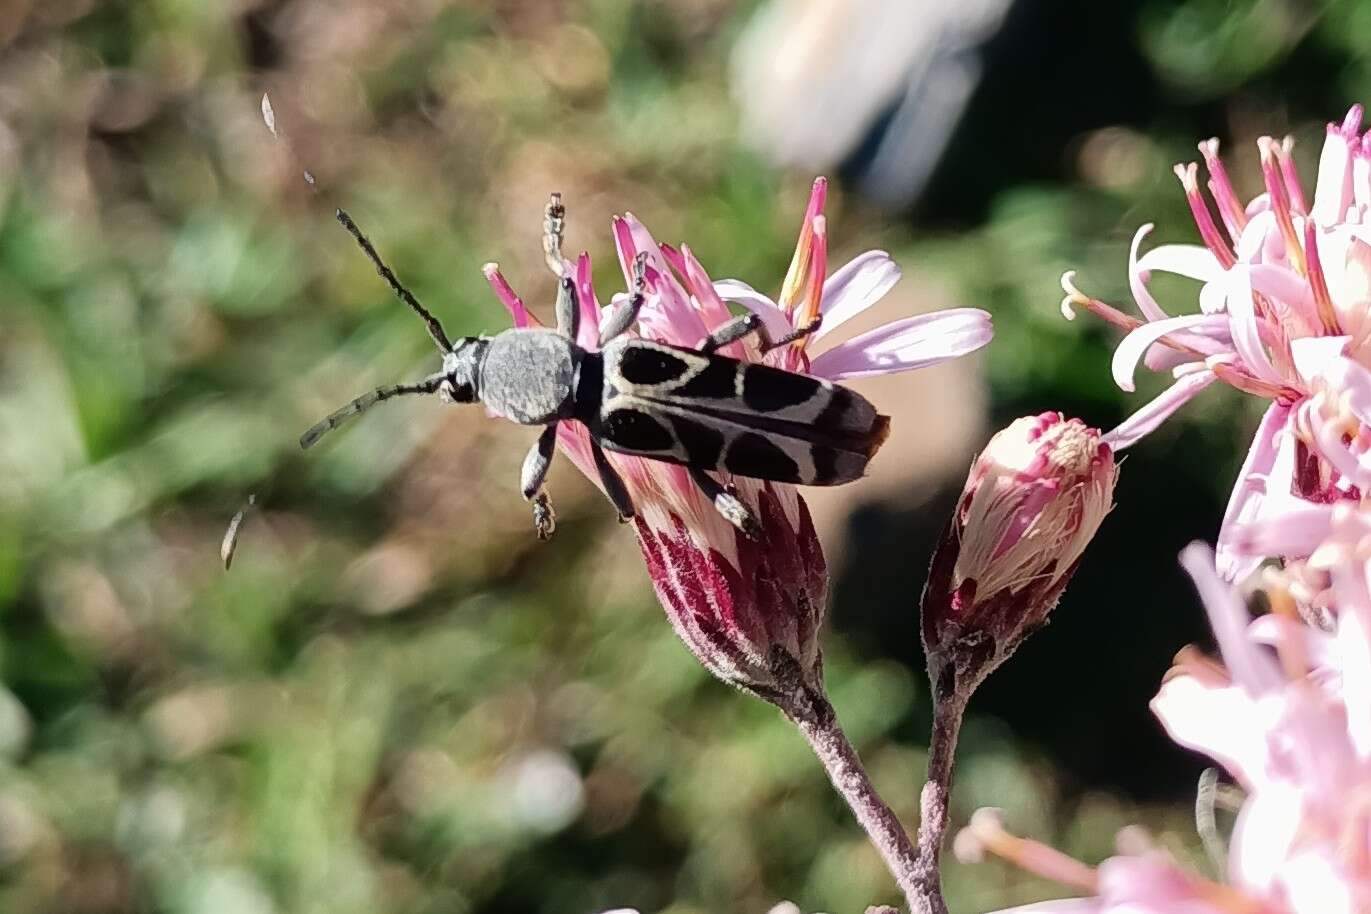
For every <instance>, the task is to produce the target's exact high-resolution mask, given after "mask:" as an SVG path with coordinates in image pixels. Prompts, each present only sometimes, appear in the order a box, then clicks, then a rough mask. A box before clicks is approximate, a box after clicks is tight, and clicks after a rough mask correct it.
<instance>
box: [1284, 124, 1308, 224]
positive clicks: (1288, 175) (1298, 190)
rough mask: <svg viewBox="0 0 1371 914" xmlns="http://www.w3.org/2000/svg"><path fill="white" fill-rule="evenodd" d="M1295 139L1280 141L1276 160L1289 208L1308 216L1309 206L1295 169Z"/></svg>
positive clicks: (1289, 137) (1290, 137) (1287, 138)
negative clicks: (1279, 165)
mask: <svg viewBox="0 0 1371 914" xmlns="http://www.w3.org/2000/svg"><path fill="white" fill-rule="evenodd" d="M1294 148H1295V138H1294V137H1293V136H1287V137H1286V138H1285V139H1283V140H1281V145H1280V148H1279V150H1278V151H1277V158H1278V159H1279V160H1280V163H1281V177H1282V178H1283V179H1284V180H1285V192H1286V193H1287V194H1289V196H1290V206H1291V207H1292V208H1293V209H1294V210H1295V212H1297V213H1299V214H1300V215H1302V216H1304V215H1308V214H1309V204H1308V203H1306V202H1305V199H1304V187H1303V186H1301V184H1300V173H1299V171H1298V170H1297V169H1296V168H1295V157H1294V156H1293V155H1292V154H1291V153H1292V151H1293V150H1294Z"/></svg>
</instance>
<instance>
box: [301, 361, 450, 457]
mask: <svg viewBox="0 0 1371 914" xmlns="http://www.w3.org/2000/svg"><path fill="white" fill-rule="evenodd" d="M446 377H447V376H446V375H443V374H435V375H429V376H428V377H427V378H424V379H423V380H422V381H420V382H419V383H418V384H392V385H391V386H389V387H378V388H376V389H375V390H373V391H372V392H371V393H367V394H362V395H361V396H360V397H358V398H357V399H356V400H353V401H352V402H351V403H349V404H348V405H346V406H344V407H342V408H341V409H336V410H334V411H333V412H331V413H329V414H328V415H327V416H326V417H325V418H323V419H321V420H320V421H318V422H316V423H314V424H313V425H311V426H310V427H309V431H307V432H305V433H304V434H303V435H301V436H300V447H301V448H302V449H303V450H309V449H310V448H311V447H313V446H314V445H315V443H316V442H318V440H319V439H320V438H322V437H324V433H325V432H330V431H333V430H334V429H335V428H337V427H338V426H340V425H342V424H343V423H344V422H346V421H347V420H349V419H351V418H352V417H353V416H355V415H357V414H358V413H361V412H365V411H367V410H369V409H371V408H372V407H373V406H375V405H376V404H377V403H380V402H382V401H383V400H389V399H390V398H391V397H400V396H404V395H406V394H431V393H433V392H434V391H436V390H437V389H438V388H439V386H441V385H442V383H443V381H444V380H445V379H446Z"/></svg>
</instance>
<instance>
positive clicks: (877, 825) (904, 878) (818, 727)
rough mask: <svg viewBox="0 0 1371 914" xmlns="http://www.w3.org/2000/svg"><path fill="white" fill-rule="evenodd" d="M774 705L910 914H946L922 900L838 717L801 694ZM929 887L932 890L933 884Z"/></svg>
mask: <svg viewBox="0 0 1371 914" xmlns="http://www.w3.org/2000/svg"><path fill="white" fill-rule="evenodd" d="M776 704H777V705H778V706H779V707H780V709H781V710H782V711H783V712H785V715H786V717H788V718H790V720H791V721H792V722H794V724H795V726H797V727H799V729H800V732H801V733H802V734H804V738H805V739H806V740H808V741H809V745H810V747H811V748H812V749H813V750H814V754H815V755H817V756H818V757H819V761H820V762H822V763H823V766H824V770H825V771H827V772H828V778H829V780H830V781H832V782H833V787H834V789H835V790H837V791H838V794H839V795H840V796H842V798H843V799H844V800H845V801H846V802H847V805H848V806H849V807H851V809H852V814H853V815H854V816H856V817H857V822H858V824H860V825H861V826H862V828H863V829H865V830H866V833H867V836H868V837H869V838H870V839H871V843H872V844H874V845H875V846H876V850H877V851H879V852H880V854H881V858H882V859H883V860H885V865H886V867H887V868H888V869H889V870H890V874H891V875H892V876H894V877H895V881H896V882H897V883H898V884H899V886H900V891H901V892H903V893H904V896H905V900H906V901H907V902H908V903H909V907H910V911H911V912H912V914H936V912H938V911H939V910H941V911H944V912H946V910H947V908H946V906H945V905H942V906H941V907H940V906H939V905H940V904H941V901H942V899H941V898H939V899H938V902H939V905H935V904H932V903H930V900H929V899H927V898H925V897H924V896H923V894H922V891H923V888H922V887H923V886H924V885H925V883H924V882H921V881H920V880H919V878H918V872H917V860H916V857H915V853H914V845H913V843H912V842H911V841H910V840H909V835H908V833H907V832H905V830H904V826H902V825H900V820H899V819H898V818H896V816H895V813H894V812H892V811H891V809H890V807H889V806H887V805H886V802H885V800H882V799H881V796H880V794H878V793H877V792H876V788H875V787H873V786H872V784H871V779H870V778H869V777H867V774H866V769H865V768H863V767H862V760H861V759H860V758H858V757H857V750H856V749H854V748H852V744H851V743H850V742H848V740H847V736H846V735H845V734H844V733H843V730H842V727H840V726H839V725H838V717H837V715H836V714H835V713H834V711H833V705H831V704H830V703H829V701H828V699H827V697H825V696H824V695H823V694H821V693H819V692H816V691H813V690H811V689H808V688H805V689H798V690H796V692H795V693H794V694H793V695H790V696H787V697H784V698H780V699H779V700H777V701H776ZM934 885H935V888H936V882H935V883H934Z"/></svg>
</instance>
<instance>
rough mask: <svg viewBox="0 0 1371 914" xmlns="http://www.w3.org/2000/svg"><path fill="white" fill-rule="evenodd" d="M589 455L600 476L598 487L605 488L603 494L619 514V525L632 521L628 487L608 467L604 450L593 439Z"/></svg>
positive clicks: (614, 470)
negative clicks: (591, 456)
mask: <svg viewBox="0 0 1371 914" xmlns="http://www.w3.org/2000/svg"><path fill="white" fill-rule="evenodd" d="M590 453H591V454H592V455H593V456H594V458H595V470H596V472H598V473H599V474H600V485H602V486H604V487H605V494H606V495H608V496H609V500H610V502H611V503H613V505H614V509H615V510H616V511H618V512H619V523H621V524H625V523H628V522H629V521H631V520H632V519H633V515H634V513H635V512H634V510H633V499H632V498H631V497H630V496H629V494H628V486H626V485H624V480H623V477H622V476H620V475H619V471H618V470H616V469H614V467H613V466H612V465H610V462H609V458H608V457H606V456H605V451H604V448H602V447H600V443H599V442H598V441H596V440H595V439H594V438H591V439H590Z"/></svg>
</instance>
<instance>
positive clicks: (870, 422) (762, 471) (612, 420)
mask: <svg viewBox="0 0 1371 914" xmlns="http://www.w3.org/2000/svg"><path fill="white" fill-rule="evenodd" d="M888 427H889V419H888V418H887V417H885V416H882V415H880V414H878V413H877V412H876V409H875V407H873V406H872V405H871V404H870V403H869V402H868V401H867V400H866V399H865V398H864V397H862V396H861V395H860V394H857V393H855V392H853V391H851V390H848V389H847V388H845V387H840V386H839V385H837V384H834V383H832V382H831V381H826V380H824V379H822V378H814V377H810V376H808V375H802V374H797V373H794V372H789V371H783V370H781V369H779V368H773V367H771V366H769V365H758V364H755V363H748V362H740V361H738V360H736V359H730V358H725V357H723V356H719V355H713V354H706V353H701V352H696V351H693V350H689V349H682V348H680V347H676V346H668V345H665V344H662V343H654V342H650V341H646V340H639V339H632V340H626V341H624V342H623V343H619V344H617V345H616V344H611V346H609V347H606V349H605V351H604V399H603V402H602V403H601V405H600V422H599V427H598V434H599V436H600V438H601V440H602V443H603V444H604V446H605V447H606V448H608V449H610V450H615V451H619V452H621V453H627V454H637V455H640V456H643V457H650V458H653V459H656V460H665V461H669V462H672V463H682V464H689V465H691V466H697V467H703V468H707V469H720V470H726V471H728V472H730V473H733V474H735V475H738V476H748V477H752V478H756V479H768V480H774V481H777V482H790V483H798V484H803V485H838V484H840V483H844V482H850V481H852V480H854V479H858V478H860V477H861V475H862V474H863V472H864V471H865V469H866V464H867V462H868V461H869V460H870V459H871V457H872V455H873V454H875V452H876V451H877V449H879V448H880V446H881V444H882V443H883V442H884V441H885V438H886V435H887V434H888V430H889V429H888Z"/></svg>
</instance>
